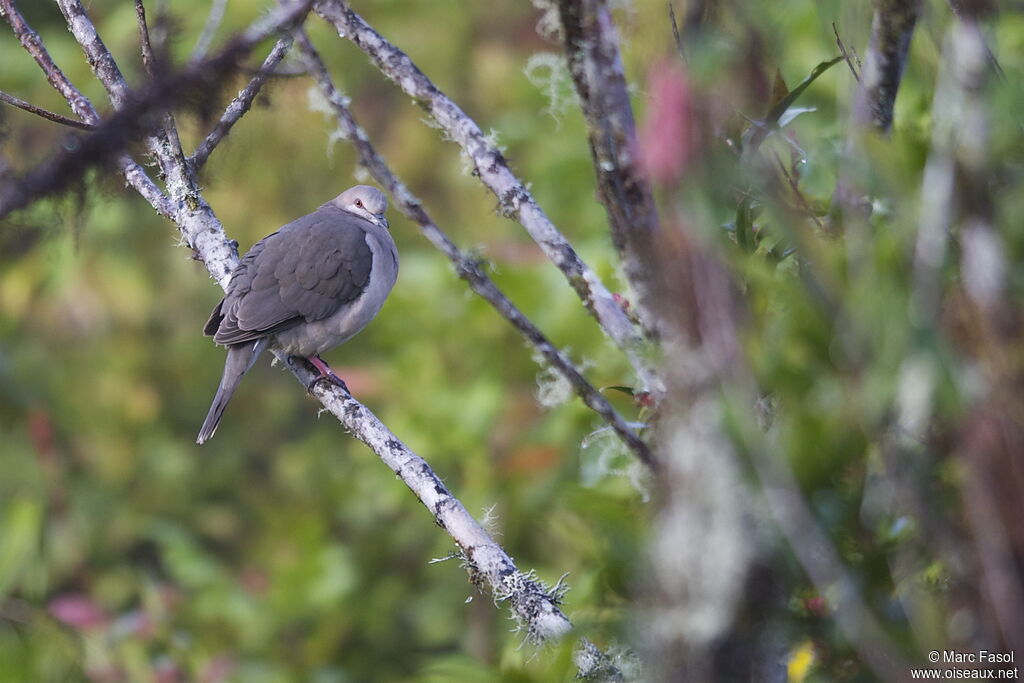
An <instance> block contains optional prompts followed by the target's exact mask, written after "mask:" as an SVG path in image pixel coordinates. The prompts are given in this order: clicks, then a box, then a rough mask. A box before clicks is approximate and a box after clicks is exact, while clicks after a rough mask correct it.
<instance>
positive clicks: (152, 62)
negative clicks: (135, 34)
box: [135, 0, 156, 77]
mask: <svg viewBox="0 0 1024 683" xmlns="http://www.w3.org/2000/svg"><path fill="white" fill-rule="evenodd" d="M135 18H136V20H137V21H138V24H139V47H140V48H141V49H142V66H144V67H145V68H146V73H148V74H149V75H150V77H153V76H155V75H156V74H155V70H156V59H155V58H154V57H153V43H152V42H150V40H149V24H147V23H146V7H145V6H144V5H143V4H142V0H135Z"/></svg>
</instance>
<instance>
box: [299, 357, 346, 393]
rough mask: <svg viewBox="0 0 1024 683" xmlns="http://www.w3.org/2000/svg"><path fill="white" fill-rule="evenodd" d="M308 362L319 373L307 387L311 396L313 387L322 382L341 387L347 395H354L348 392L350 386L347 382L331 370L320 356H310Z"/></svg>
mask: <svg viewBox="0 0 1024 683" xmlns="http://www.w3.org/2000/svg"><path fill="white" fill-rule="evenodd" d="M306 360H307V361H309V364H310V365H312V366H313V367H314V368H316V371H317V373H318V374H317V376H316V377H314V378H313V381H312V382H310V383H309V385H308V386H307V387H306V390H307V391H308V392H309V393H310V394H312V393H313V387H315V386H316V385H317V383H319V382H322V381H327V382H330V383H331V384H333V385H335V386H338V387H341V388H342V389H344V390H345V393H346V394H351V393H352V392H351V391H349V390H348V385H346V384H345V380H343V379H342V378H340V377H338V376H337V375H335V374H334V371H333V370H331V368H330V367H329V366H328V365H327V363H325V362H324V361H323V359H321V358H319V357H318V356H310V357H309V358H307V359H306Z"/></svg>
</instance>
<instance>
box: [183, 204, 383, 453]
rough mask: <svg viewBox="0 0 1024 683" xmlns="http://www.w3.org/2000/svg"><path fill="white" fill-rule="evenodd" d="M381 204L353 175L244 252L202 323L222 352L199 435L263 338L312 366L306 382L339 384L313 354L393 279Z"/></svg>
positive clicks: (376, 300) (209, 432)
mask: <svg viewBox="0 0 1024 683" xmlns="http://www.w3.org/2000/svg"><path fill="white" fill-rule="evenodd" d="M387 207H388V200H387V197H385V196H384V193H383V192H381V191H380V190H378V189H377V188H375V187H371V186H369V185H356V186H355V187H352V188H349V189H348V190H345V191H344V192H342V193H341V194H340V195H338V196H337V197H335V198H334V199H332V200H331V201H329V202H327V203H325V204H323V205H322V206H321V207H320V208H318V209H317V210H316V211H314V212H313V213H310V214H307V215H305V216H303V217H302V218H298V219H296V220H294V221H292V222H291V223H288V224H287V225H285V226H284V227H282V228H280V229H279V230H278V231H277V232H275V233H273V234H270V235H268V236H266V237H264V238H263V239H261V240H260V241H259V242H257V243H256V244H254V245H253V246H252V248H251V249H250V250H249V251H248V252H247V253H246V254H245V256H243V257H242V260H241V261H240V262H239V264H238V266H237V267H236V268H235V270H234V271H233V272H232V274H231V280H230V282H229V284H228V287H227V292H226V294H225V295H224V298H223V299H221V301H220V303H218V304H217V305H216V306H215V307H214V309H213V313H212V314H211V315H210V319H209V320H208V321H207V323H206V326H205V328H204V329H203V332H204V334H206V335H207V336H212V337H213V340H214V342H216V343H217V344H220V345H222V346H226V347H227V350H228V354H227V359H226V360H225V362H224V374H223V376H222V377H221V380H220V385H219V386H218V387H217V393H216V395H215V396H214V398H213V403H212V404H211V405H210V411H209V413H208V414H207V416H206V420H205V421H204V422H203V426H202V428H201V429H200V430H199V435H198V436H197V437H196V443H199V444H202V443H204V442H205V441H208V440H209V439H210V438H211V437H213V435H214V432H216V431H217V425H218V424H219V423H220V419H221V417H222V416H223V415H224V409H225V408H226V407H227V404H228V401H230V400H231V396H232V395H233V394H234V393H235V390H236V389H237V388H238V385H239V383H240V382H241V381H242V377H243V376H244V375H245V373H246V372H248V371H249V369H250V368H252V366H253V364H254V363H255V362H256V359H257V358H258V357H259V355H260V353H262V352H263V350H264V349H266V348H267V346H269V345H270V344H274V345H276V347H277V348H279V349H280V350H281V351H283V352H284V353H286V354H288V355H290V356H294V357H301V358H305V359H306V360H307V361H309V363H310V364H311V365H312V366H313V367H314V368H316V370H317V371H318V372H319V374H318V375H317V377H316V379H314V380H313V382H312V383H311V384H310V385H309V388H310V389H312V387H313V385H314V384H315V383H316V382H319V381H321V380H327V381H330V382H334V383H336V384H338V385H340V386H342V387H344V386H345V383H344V382H343V381H342V380H341V379H340V378H339V377H338V376H337V375H335V374H334V373H333V372H332V371H331V369H330V367H328V366H327V364H326V363H325V362H324V361H323V359H321V358H320V354H322V353H324V352H326V351H329V350H331V349H333V348H335V347H337V346H340V345H341V344H344V343H345V342H346V341H348V340H349V339H351V338H352V337H354V336H355V335H356V334H358V333H359V331H360V330H362V329H363V328H364V327H366V325H367V324H369V322H370V321H371V320H373V318H374V317H375V316H376V315H377V313H378V312H379V311H380V309H381V306H383V305H384V300H385V299H386V298H387V296H388V294H389V293H390V292H391V289H392V287H394V285H395V281H396V280H397V279H398V250H397V249H396V248H395V242H394V240H393V239H392V238H391V233H390V232H389V229H388V221H387V218H385V217H384V213H385V211H386V210H387Z"/></svg>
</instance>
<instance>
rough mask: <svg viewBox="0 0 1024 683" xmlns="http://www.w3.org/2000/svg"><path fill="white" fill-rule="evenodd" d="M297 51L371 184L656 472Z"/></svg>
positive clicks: (309, 47)
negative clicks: (375, 184)
mask: <svg viewBox="0 0 1024 683" xmlns="http://www.w3.org/2000/svg"><path fill="white" fill-rule="evenodd" d="M295 33H296V40H297V42H298V47H299V51H300V52H301V54H302V58H303V61H304V62H305V64H306V68H307V70H308V71H309V73H310V74H312V76H313V77H314V78H315V79H316V82H317V85H318V86H319V87H320V91H321V92H322V93H323V95H324V97H325V98H326V99H327V101H328V103H329V104H330V106H331V108H332V109H333V110H334V114H335V116H336V118H337V120H338V125H339V126H340V128H341V132H342V133H343V134H344V136H345V138H346V139H347V140H349V141H350V142H351V143H352V145H353V146H354V147H355V148H356V151H357V152H358V154H359V163H360V164H361V165H362V166H363V167H364V168H365V169H366V170H367V171H369V172H370V175H372V176H373V178H374V180H376V181H377V182H378V183H380V184H381V185H382V186H383V187H384V188H386V189H387V191H388V193H389V194H390V195H391V196H392V197H393V198H394V201H395V204H396V205H397V206H398V208H399V209H400V210H401V211H402V213H404V214H405V215H406V216H408V217H409V219H410V220H412V221H414V222H415V223H416V224H417V225H419V226H420V230H421V231H422V232H423V234H424V235H425V236H426V238H427V239H428V240H430V243H431V244H433V245H434V246H435V247H437V248H438V250H440V251H441V252H442V253H443V254H444V255H445V256H447V257H448V259H449V260H450V261H451V262H452V263H453V264H454V265H455V272H456V273H458V275H459V277H461V278H462V279H463V280H465V281H466V282H467V283H468V284H469V287H470V289H472V290H473V291H474V292H476V294H477V295H479V296H480V297H481V298H483V299H484V300H486V301H487V302H488V303H490V304H491V306H493V307H494V309H495V310H496V311H497V312H498V313H499V314H500V315H501V316H503V317H504V318H505V319H506V320H508V321H509V322H510V323H512V325H513V326H514V327H515V328H516V329H517V330H519V331H520V332H521V333H522V334H523V336H524V337H526V339H527V341H528V342H529V343H530V344H531V345H532V346H533V348H534V349H536V350H537V351H538V352H539V353H540V354H541V355H542V356H544V358H545V359H546V360H547V361H548V363H550V364H551V365H552V366H553V367H555V368H557V369H558V371H559V372H560V373H561V374H562V376H563V377H565V378H566V379H567V380H568V381H569V382H570V383H571V384H572V386H573V388H574V389H575V390H576V393H577V395H579V397H580V398H581V399H582V400H583V402H584V403H585V404H586V405H587V406H588V407H589V408H591V409H592V410H593V411H594V412H596V413H597V414H598V415H600V416H601V417H602V418H603V419H604V420H605V422H607V423H608V424H609V425H610V426H611V427H612V429H614V430H615V433H616V434H618V435H619V438H621V439H622V441H623V442H624V443H625V444H626V445H627V446H628V447H629V448H630V449H631V450H632V451H633V452H634V453H635V454H636V456H637V457H638V458H639V459H640V460H641V461H643V462H644V464H646V465H647V466H648V467H651V468H652V469H654V468H655V466H656V463H655V460H654V456H653V454H652V453H651V450H650V448H649V447H648V446H647V444H646V443H644V442H643V440H642V439H640V438H639V437H638V436H637V435H636V432H634V431H633V429H632V427H630V425H629V423H628V422H626V420H625V419H623V417H622V416H621V415H619V413H618V412H616V410H615V409H614V408H612V406H611V404H609V403H608V401H607V399H605V397H604V396H602V395H601V393H600V392H598V390H597V389H595V388H594V386H593V385H592V384H591V383H590V382H588V381H587V379H586V378H585V377H584V376H583V373H582V372H580V370H579V368H577V367H576V366H575V364H573V362H572V361H571V360H569V358H568V357H566V355H565V354H564V353H562V352H561V351H560V350H559V349H558V348H557V347H556V346H555V345H554V344H552V343H551V341H550V340H548V338H547V337H545V336H544V333H543V332H541V331H540V330H539V329H537V327H536V326H535V325H534V324H533V323H532V322H531V321H530V319H529V318H528V317H526V315H525V314H524V313H523V312H522V311H520V310H519V309H518V308H517V307H516V305H515V304H514V303H512V301H510V300H509V298H508V297H507V296H505V294H504V293H503V292H502V291H501V290H500V289H498V286H497V285H495V284H494V282H493V281H492V280H491V279H490V278H489V277H487V275H486V274H485V273H484V272H483V270H482V269H481V268H480V265H479V264H478V263H477V261H476V260H475V259H473V258H472V257H470V256H469V255H467V254H466V253H464V252H463V251H461V250H460V249H459V248H458V247H457V246H456V245H455V243H454V242H452V240H451V238H449V237H448V235H447V234H445V232H444V231H443V230H441V228H439V227H438V226H437V224H436V223H434V221H433V220H431V218H430V216H429V215H428V214H427V212H426V210H425V209H424V208H423V203H422V202H421V201H420V200H419V199H418V198H417V197H416V196H415V195H413V194H412V193H411V192H410V191H409V189H408V188H407V187H406V186H405V184H404V183H403V182H402V181H401V180H399V179H398V178H397V177H396V176H395V174H394V173H393V172H392V171H391V169H390V168H389V167H388V165H387V163H386V162H385V161H384V159H383V157H381V155H380V154H379V153H378V152H377V150H376V149H375V148H374V147H373V144H372V143H371V142H370V141H369V138H368V137H367V135H366V131H364V130H363V129H362V127H361V126H360V125H359V124H358V123H357V122H356V120H355V118H354V117H353V115H352V110H351V109H349V107H348V104H347V101H346V98H345V97H344V96H343V95H342V94H341V93H340V92H339V91H338V89H337V88H336V87H335V85H334V82H333V81H332V80H331V76H330V74H329V73H328V71H327V67H326V66H324V63H323V60H322V59H321V58H320V55H319V54H318V53H317V52H316V49H315V48H314V47H313V44H312V43H311V42H310V41H309V37H308V36H307V35H306V33H305V32H304V31H303V30H301V29H299V30H297V31H296V32H295Z"/></svg>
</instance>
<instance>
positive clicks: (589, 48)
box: [559, 0, 674, 395]
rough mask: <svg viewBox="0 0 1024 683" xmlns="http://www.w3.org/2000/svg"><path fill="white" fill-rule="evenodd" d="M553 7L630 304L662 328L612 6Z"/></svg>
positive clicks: (653, 213)
mask: <svg viewBox="0 0 1024 683" xmlns="http://www.w3.org/2000/svg"><path fill="white" fill-rule="evenodd" d="M669 7H671V5H669ZM559 11H560V15H561V20H562V29H563V31H562V35H563V36H564V37H565V53H566V59H567V61H568V64H569V72H570V73H571V74H572V79H573V84H574V85H575V87H576V93H577V94H578V95H579V99H580V103H581V106H582V109H583V116H584V118H586V121H587V137H588V140H589V142H590V152H591V156H592V157H593V162H594V172H595V173H596V174H597V189H598V197H599V198H600V199H601V203H602V204H604V208H605V212H606V213H607V214H608V222H609V224H610V226H611V234H612V242H613V243H614V245H615V248H616V249H617V250H618V252H619V257H620V259H621V261H622V265H623V271H624V272H625V275H626V279H627V280H628V281H629V283H630V285H631V286H632V287H633V288H634V290H635V291H636V293H637V301H635V302H634V304H635V308H636V311H637V314H638V317H639V319H640V322H641V324H642V325H643V326H644V328H645V329H646V330H647V331H648V333H650V334H652V335H655V336H661V335H660V330H659V329H658V318H657V316H655V315H653V313H652V311H651V307H652V305H653V296H654V294H653V292H654V290H655V289H656V285H655V283H654V282H652V280H651V270H650V261H651V249H652V247H653V240H654V237H655V233H656V232H657V230H658V210H657V208H656V207H655V205H654V195H653V194H652V192H651V187H650V184H649V183H648V181H647V179H646V178H645V177H644V176H643V175H642V174H641V172H640V168H639V165H638V162H637V159H636V157H635V156H634V153H635V151H636V147H637V145H636V137H637V136H636V124H635V123H634V120H633V107H632V105H631V104H630V101H629V92H628V90H627V88H626V75H625V73H624V71H623V67H622V58H621V57H620V56H619V37H618V34H617V32H616V30H615V24H614V22H613V21H612V16H611V11H610V10H609V9H608V5H607V4H606V3H605V2H603V1H602V0H560V2H559ZM673 26H674V23H673ZM657 393H658V394H659V395H660V391H658V392H657Z"/></svg>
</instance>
